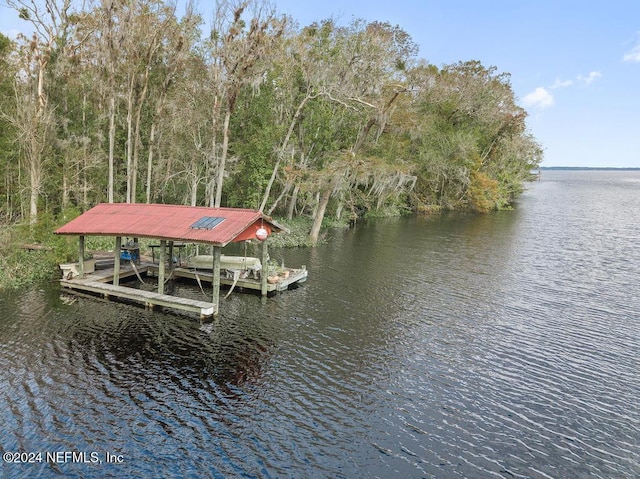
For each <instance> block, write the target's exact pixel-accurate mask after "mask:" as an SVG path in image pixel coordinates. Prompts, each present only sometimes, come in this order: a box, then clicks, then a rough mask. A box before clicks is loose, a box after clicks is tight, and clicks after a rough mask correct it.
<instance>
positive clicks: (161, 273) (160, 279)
mask: <svg viewBox="0 0 640 479" xmlns="http://www.w3.org/2000/svg"><path fill="white" fill-rule="evenodd" d="M158 261H159V262H158V294H164V271H165V270H164V268H165V263H166V261H167V241H166V240H160V259H159V260H158Z"/></svg>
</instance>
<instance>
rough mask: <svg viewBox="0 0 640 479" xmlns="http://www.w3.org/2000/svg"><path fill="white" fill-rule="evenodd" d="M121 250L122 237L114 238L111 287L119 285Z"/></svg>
mask: <svg viewBox="0 0 640 479" xmlns="http://www.w3.org/2000/svg"><path fill="white" fill-rule="evenodd" d="M121 250H122V236H116V250H115V253H114V257H113V285H114V286H119V285H120V252H121Z"/></svg>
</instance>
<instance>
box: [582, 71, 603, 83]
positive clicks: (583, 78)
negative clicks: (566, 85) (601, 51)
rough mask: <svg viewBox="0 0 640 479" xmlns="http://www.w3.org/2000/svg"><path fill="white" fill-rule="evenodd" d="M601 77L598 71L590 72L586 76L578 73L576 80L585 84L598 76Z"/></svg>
mask: <svg viewBox="0 0 640 479" xmlns="http://www.w3.org/2000/svg"><path fill="white" fill-rule="evenodd" d="M601 77H602V73H600V72H590V73H589V74H588V75H587V76H586V77H584V76H582V75H578V81H581V82H584V84H585V85H591V84H592V83H593V82H594V81H596V80H597V79H598V78H601Z"/></svg>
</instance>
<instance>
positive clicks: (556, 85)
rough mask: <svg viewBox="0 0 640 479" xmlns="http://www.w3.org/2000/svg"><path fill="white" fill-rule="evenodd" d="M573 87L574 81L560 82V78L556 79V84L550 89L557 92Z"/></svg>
mask: <svg viewBox="0 0 640 479" xmlns="http://www.w3.org/2000/svg"><path fill="white" fill-rule="evenodd" d="M571 85H573V80H560V79H559V78H556V82H555V83H554V84H553V85H551V86H550V87H549V88H551V89H552V90H555V89H556V88H566V87H568V86H571Z"/></svg>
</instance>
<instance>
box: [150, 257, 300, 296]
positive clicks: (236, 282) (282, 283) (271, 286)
mask: <svg viewBox="0 0 640 479" xmlns="http://www.w3.org/2000/svg"><path fill="white" fill-rule="evenodd" d="M285 271H287V273H288V276H287V277H286V278H285V277H283V276H278V277H276V278H275V282H273V283H269V282H267V292H268V293H273V292H276V291H286V290H287V289H289V286H291V285H293V284H298V283H303V282H305V281H306V280H307V275H308V274H309V272H308V271H307V269H306V268H305V267H304V266H303V267H302V268H286V269H285ZM147 274H149V275H150V276H156V275H157V274H158V265H157V264H151V265H149V268H148V271H147ZM172 274H173V278H186V279H191V280H194V281H204V282H206V283H211V282H212V281H213V274H212V272H211V271H209V270H201V269H197V270H196V269H194V268H181V267H177V268H174V269H173V273H172ZM220 284H221V285H224V286H229V287H234V288H243V289H250V290H255V291H260V290H261V284H260V280H258V279H254V278H241V277H235V279H234V276H224V275H223V276H221V277H220Z"/></svg>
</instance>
